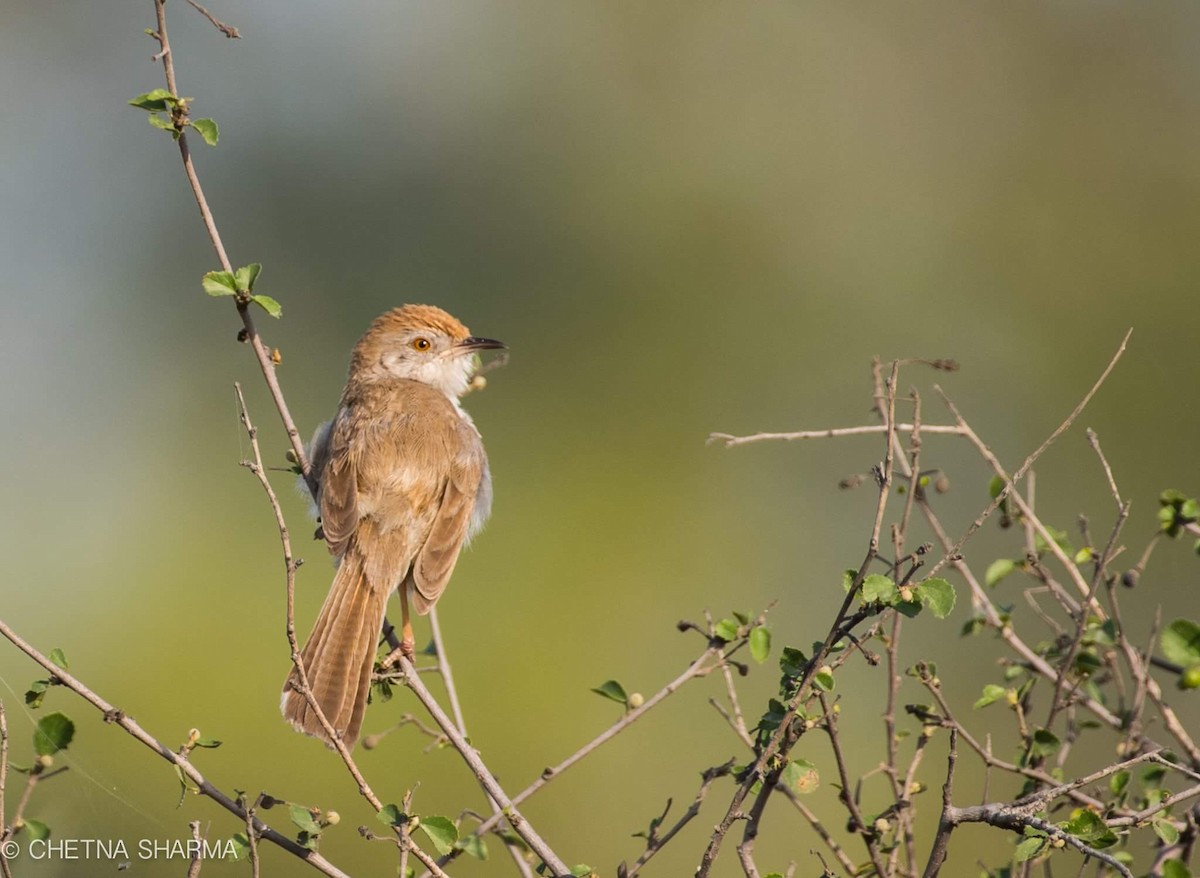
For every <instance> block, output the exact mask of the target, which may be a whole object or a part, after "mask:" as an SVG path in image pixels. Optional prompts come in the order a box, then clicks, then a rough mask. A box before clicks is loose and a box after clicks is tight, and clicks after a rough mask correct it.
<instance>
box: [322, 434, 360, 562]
mask: <svg viewBox="0 0 1200 878" xmlns="http://www.w3.org/2000/svg"><path fill="white" fill-rule="evenodd" d="M348 434H349V430H348V429H347V419H346V418H344V417H343V418H338V420H337V422H336V423H335V424H334V426H333V429H332V430H331V431H330V434H329V442H328V446H327V450H326V463H325V467H324V472H323V473H322V474H321V528H322V529H323V530H324V532H325V542H326V543H327V544H328V546H329V551H330V552H332V553H333V554H334V555H337V556H338V557H341V555H342V554H343V553H344V552H345V551H346V545H347V544H348V543H349V541H350V537H351V536H353V534H354V531H355V529H356V528H357V527H358V468H357V467H356V466H355V465H354V457H353V455H351V453H350V442H349V441H348V440H349V436H348Z"/></svg>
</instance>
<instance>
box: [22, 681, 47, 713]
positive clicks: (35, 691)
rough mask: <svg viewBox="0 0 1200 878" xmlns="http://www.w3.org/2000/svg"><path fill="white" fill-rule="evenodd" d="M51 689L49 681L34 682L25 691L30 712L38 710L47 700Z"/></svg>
mask: <svg viewBox="0 0 1200 878" xmlns="http://www.w3.org/2000/svg"><path fill="white" fill-rule="evenodd" d="M49 688H50V681H49V680H34V681H33V682H32V683H30V684H29V688H28V689H27V690H25V704H26V705H27V706H28V707H29V709H30V710H37V709H38V708H39V707H41V706H42V701H43V700H44V699H45V698H46V690H47V689H49Z"/></svg>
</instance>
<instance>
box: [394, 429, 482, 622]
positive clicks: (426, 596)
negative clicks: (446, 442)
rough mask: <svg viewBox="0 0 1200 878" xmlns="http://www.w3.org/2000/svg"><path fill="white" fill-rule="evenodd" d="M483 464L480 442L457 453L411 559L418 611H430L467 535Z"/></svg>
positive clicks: (448, 577)
mask: <svg viewBox="0 0 1200 878" xmlns="http://www.w3.org/2000/svg"><path fill="white" fill-rule="evenodd" d="M486 467H487V459H486V458H485V457H484V456H483V448H482V446H480V447H479V448H478V452H477V453H476V454H472V455H470V456H463V457H460V458H459V459H458V461H456V465H455V466H454V467H453V469H452V470H451V472H450V476H449V478H447V479H446V484H445V487H444V488H443V489H442V497H441V502H440V504H439V505H438V509H437V512H436V514H435V515H434V518H433V522H432V524H431V526H430V529H429V536H428V538H426V540H425V544H424V545H423V546H421V549H420V551H419V552H418V553H417V556H416V558H415V559H414V560H413V568H412V578H413V582H414V584H415V585H416V593H415V594H414V595H413V604H414V606H415V607H416V610H417V612H418V613H427V612H429V608H430V607H432V606H433V605H434V603H436V602H437V599H438V598H439V597H441V594H442V592H443V591H445V589H446V583H448V582H449V581H450V574H451V573H453V572H454V565H455V563H456V562H457V561H458V553H459V550H461V549H462V546H463V543H464V542H466V539H467V528H468V525H469V524H470V521H471V513H472V512H473V511H474V509H475V500H476V496H477V495H478V493H479V486H480V483H481V482H482V481H483V473H484V470H485V469H486Z"/></svg>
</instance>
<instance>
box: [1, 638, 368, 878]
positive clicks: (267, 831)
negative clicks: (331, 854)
mask: <svg viewBox="0 0 1200 878" xmlns="http://www.w3.org/2000/svg"><path fill="white" fill-rule="evenodd" d="M0 635H3V636H4V637H5V638H7V639H8V640H9V641H11V642H12V644H13V645H14V646H15V647H16V648H17V649H19V650H20V651H21V652H23V653H25V655H27V656H29V657H30V658H31V659H33V661H35V662H36V663H37V664H39V665H41V666H42V667H43V668H45V669H46V670H47V671H49V672H50V673H51V674H53V675H54V677H55V679H57V680H58V681H59V683H60V684H61V685H63V686H66V687H67V688H68V689H70V690H71V691H72V692H74V693H75V694H77V695H78V696H80V697H81V698H82V699H83V700H84V701H86V702H87V703H88V704H90V705H92V707H94V708H96V710H98V711H100V713H101V714H102V715H103V716H104V719H105V721H106V722H110V723H114V724H116V725H117V726H119V727H120V728H121V729H123V730H124V731H125V732H126V733H128V734H129V735H131V736H132V737H133V738H135V739H136V740H138V741H140V742H141V743H142V744H144V745H145V746H147V747H149V748H150V749H151V750H153V751H154V752H155V753H157V754H158V755H159V756H161V757H162V758H163V759H165V760H167V761H168V762H170V763H171V764H172V765H175V766H177V767H178V768H179V770H180V771H182V772H183V774H184V776H185V777H186V778H187V779H188V780H190V781H191V782H192V784H193V785H194V786H195V787H196V790H197V791H198V792H199V794H200V795H202V796H206V797H208V798H210V799H212V800H213V801H214V802H216V803H217V804H218V805H220V806H221V807H222V808H224V809H225V810H226V811H228V812H229V813H231V814H233V815H234V816H236V817H238V818H239V819H241V820H245V819H246V809H245V808H244V807H242V806H241V805H239V804H238V803H237V802H235V801H234V800H233V799H231V798H230V797H229V796H227V795H226V794H225V793H223V792H222V791H221V790H220V789H218V788H217V787H215V786H213V785H212V784H211V783H210V782H209V781H208V780H207V778H205V777H204V775H203V774H201V773H200V771H199V770H198V769H197V768H196V767H195V766H194V765H192V763H191V761H190V760H188V759H187V758H186V757H184V756H181V755H180V754H178V753H176V752H175V751H174V750H173V749H171V748H170V747H168V746H167V745H165V744H163V743H162V742H161V741H159V740H158V739H157V738H155V737H154V736H153V735H151V734H150V733H149V732H147V731H146V730H145V729H143V728H142V727H141V726H140V725H138V723H137V722H136V721H135V720H134V719H132V718H131V717H129V716H128V715H126V714H125V712H124V711H122V710H119V709H118V708H116V707H114V706H113V705H112V704H110V703H109V702H108V701H105V700H104V699H103V698H101V697H100V696H99V695H97V694H96V693H95V692H93V691H92V690H91V689H89V688H88V687H87V686H86V685H84V683H83V682H82V681H80V680H79V679H78V678H76V677H75V676H74V675H72V674H71V673H70V672H69V671H66V670H64V669H62V668H60V667H59V666H58V665H56V664H55V663H54V662H52V661H50V659H48V658H46V656H44V655H42V653H40V652H38V651H37V650H36V649H35V648H34V647H33V646H31V645H30V644H29V643H28V642H27V641H25V640H24V638H22V637H21V636H20V635H19V634H17V632H16V631H14V630H13V629H12V628H10V627H9V626H8V624H7V623H6V622H4V621H3V620H2V619H0ZM254 826H255V828H256V829H257V830H258V832H259V835H260V836H261V837H262V838H265V839H266V840H267V841H269V842H271V843H272V844H274V845H276V846H277V847H280V848H282V849H283V850H285V851H287V852H288V853H290V854H293V855H294V856H296V857H298V858H299V859H301V860H304V861H305V862H306V863H308V864H309V865H310V866H312V867H313V868H314V869H316V870H317V871H318V872H321V873H322V874H324V875H329V876H330V878H349V876H347V875H346V873H345V872H343V871H342V870H341V869H339V868H338V867H337V866H335V865H333V864H332V863H331V862H329V861H328V860H327V859H325V857H323V856H322V855H321V854H320V853H318V852H317V851H310V850H308V849H307V848H304V847H301V846H300V845H298V844H297V843H296V842H294V841H293V840H292V839H290V838H288V837H287V836H285V835H282V834H281V833H279V832H277V831H276V830H274V829H272V828H271V827H270V826H268V825H267V824H265V823H263V822H262V821H261V820H258V819H257V818H255V820H254Z"/></svg>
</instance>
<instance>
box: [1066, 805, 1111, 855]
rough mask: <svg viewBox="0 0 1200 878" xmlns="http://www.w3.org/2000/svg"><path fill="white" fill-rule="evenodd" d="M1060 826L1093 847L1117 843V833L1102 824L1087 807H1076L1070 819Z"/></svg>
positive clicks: (1104, 846)
mask: <svg viewBox="0 0 1200 878" xmlns="http://www.w3.org/2000/svg"><path fill="white" fill-rule="evenodd" d="M1062 828H1063V829H1064V830H1065V831H1067V832H1069V833H1070V834H1071V835H1073V836H1075V837H1076V838H1078V839H1079V840H1081V841H1085V842H1087V843H1088V844H1089V845H1091V846H1092V847H1094V848H1107V847H1112V846H1113V845H1114V844H1116V843H1117V834H1116V833H1115V832H1113V831H1112V830H1111V829H1109V828H1108V827H1107V826H1105V825H1104V821H1103V820H1101V819H1100V817H1099V816H1098V815H1097V814H1096V813H1095V812H1094V811H1089V810H1088V809H1087V808H1076V809H1075V810H1074V811H1072V812H1071V819H1070V820H1068V821H1067V822H1066V823H1064V824H1062Z"/></svg>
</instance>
